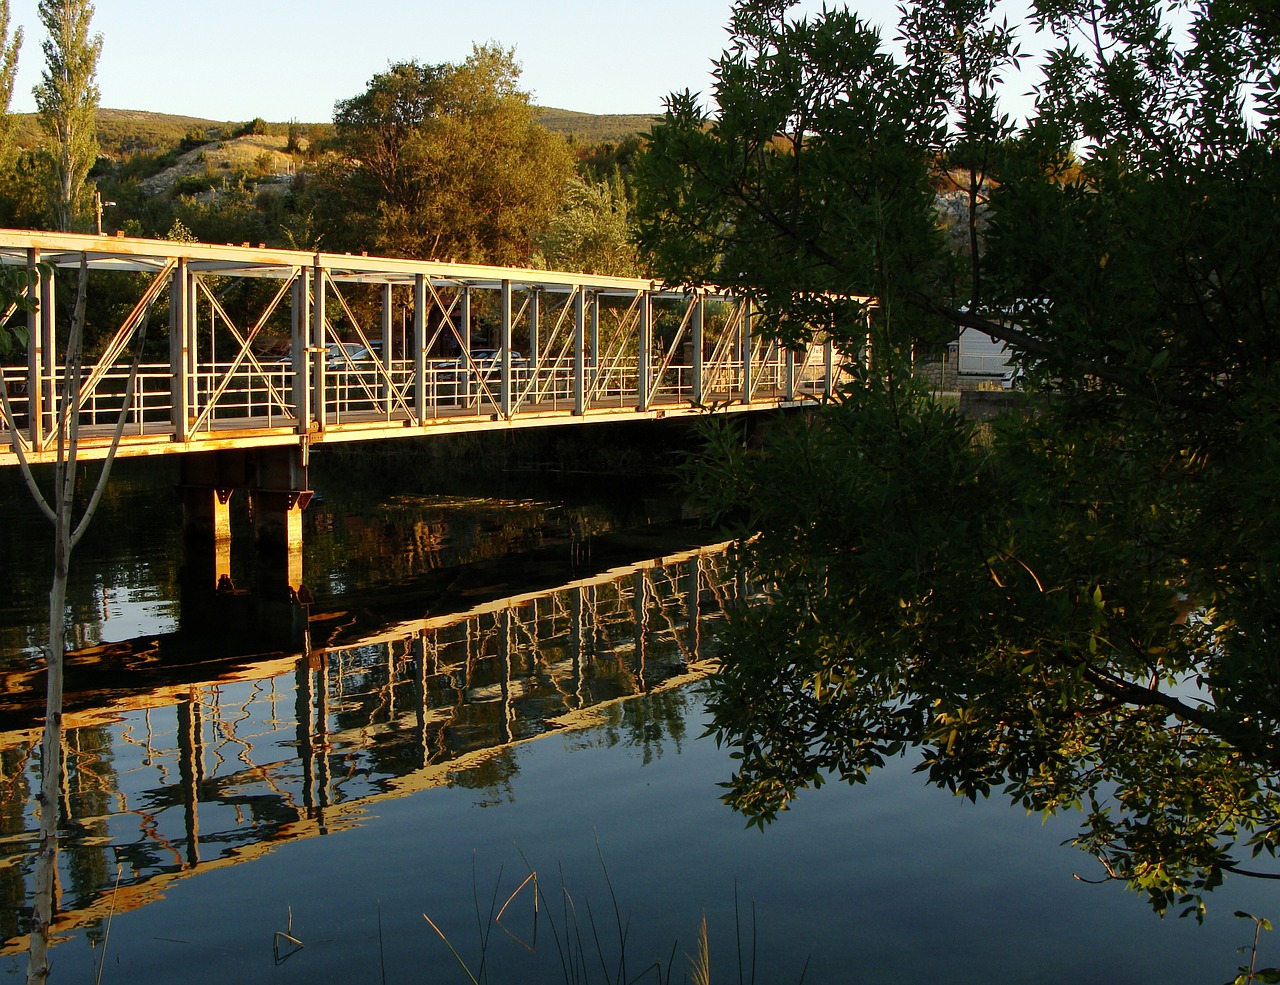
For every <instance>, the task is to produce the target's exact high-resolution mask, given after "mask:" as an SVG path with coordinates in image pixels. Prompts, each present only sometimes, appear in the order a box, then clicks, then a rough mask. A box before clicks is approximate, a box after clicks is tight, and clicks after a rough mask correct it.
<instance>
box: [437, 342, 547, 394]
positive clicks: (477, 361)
mask: <svg viewBox="0 0 1280 985" xmlns="http://www.w3.org/2000/svg"><path fill="white" fill-rule="evenodd" d="M528 368H529V361H528V360H527V359H525V358H524V356H523V355H521V354H520V353H519V352H517V351H516V350H515V349H512V350H511V375H512V377H513V378H514V379H521V378H522V377H523V375H524V374H525V373H527V371H528ZM438 379H439V395H440V396H441V397H446V398H447V397H457V396H461V395H462V393H463V388H464V384H467V383H468V381H469V383H470V387H469V389H470V392H471V394H472V395H474V394H476V393H477V391H479V390H480V389H481V386H480V385H481V384H482V383H483V384H484V386H486V387H488V388H489V390H490V392H492V393H496V392H497V389H498V386H499V385H500V383H501V380H502V350H501V349H473V350H472V352H471V359H470V361H469V362H468V360H467V357H466V356H465V355H462V356H459V357H458V358H457V359H455V360H454V361H453V362H452V363H451V364H450V365H448V366H446V367H445V369H443V370H442V371H441V372H440V374H439V377H438Z"/></svg>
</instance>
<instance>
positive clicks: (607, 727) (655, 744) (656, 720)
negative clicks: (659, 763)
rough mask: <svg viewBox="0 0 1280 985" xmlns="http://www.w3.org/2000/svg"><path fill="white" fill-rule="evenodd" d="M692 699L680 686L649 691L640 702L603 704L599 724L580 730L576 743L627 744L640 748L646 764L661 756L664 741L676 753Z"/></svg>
mask: <svg viewBox="0 0 1280 985" xmlns="http://www.w3.org/2000/svg"><path fill="white" fill-rule="evenodd" d="M696 700H697V698H696V697H695V696H694V695H693V694H692V693H691V692H690V691H688V690H687V689H683V688H682V689H679V690H671V691H659V692H657V693H655V694H650V695H648V696H647V698H646V700H644V701H618V702H615V703H613V704H611V705H609V706H608V707H607V709H606V711H605V717H604V721H603V723H602V725H601V727H600V728H599V729H594V730H592V731H591V732H584V733H582V736H581V738H580V739H578V740H577V742H576V745H578V746H579V747H580V748H585V747H599V748H604V749H609V748H612V747H614V746H618V745H621V746H628V747H630V748H633V749H638V750H640V753H641V760H642V762H643V763H644V764H645V765H646V766H647V765H648V764H649V763H651V762H653V760H655V759H661V758H662V757H663V755H664V754H665V752H666V749H665V743H667V742H670V743H671V744H672V745H673V746H674V747H675V751H676V754H677V755H679V753H680V752H681V751H682V749H683V748H684V742H685V739H686V738H687V737H688V728H687V726H688V721H687V719H688V716H689V713H690V709H691V707H692V705H693V704H694V702H695V701H696Z"/></svg>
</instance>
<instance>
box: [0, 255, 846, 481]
mask: <svg viewBox="0 0 1280 985" xmlns="http://www.w3.org/2000/svg"><path fill="white" fill-rule="evenodd" d="M0 263H3V264H9V265H24V266H27V267H29V268H31V269H33V270H35V271H37V272H38V274H39V276H38V278H37V286H36V287H35V289H34V290H33V296H32V298H31V302H32V303H31V310H30V311H29V312H25V313H24V312H16V311H10V312H9V313H8V315H7V316H6V317H8V318H9V319H10V321H9V322H8V324H9V325H12V324H13V321H12V319H14V318H19V319H21V318H25V319H26V328H27V331H28V335H29V345H28V347H27V352H26V358H25V359H24V360H22V361H21V364H20V365H8V366H5V367H3V380H4V384H5V391H6V400H5V401H4V402H3V407H2V408H0V445H2V447H0V466H4V465H13V464H16V463H17V462H18V460H19V457H25V458H26V459H27V460H29V461H31V462H33V463H39V462H50V461H54V460H56V458H57V455H58V435H59V430H60V425H62V426H64V427H65V426H66V425H67V424H69V423H70V422H72V421H73V420H74V422H75V424H76V426H77V427H78V432H79V436H78V456H79V457H80V458H82V459H85V458H100V457H104V456H105V455H107V454H108V451H109V448H110V447H111V442H112V437H113V434H114V432H115V431H116V430H117V429H119V430H120V435H119V439H118V453H119V454H120V455H124V456H134V455H157V454H179V455H181V454H189V453H192V452H197V451H221V450H233V449H246V448H264V447H289V446H292V447H295V448H298V449H300V450H301V454H302V456H303V460H304V462H305V459H306V455H307V451H308V449H309V448H310V447H311V446H314V445H323V444H326V443H332V442H338V441H358V440H379V439H388V438H400V437H409V436H421V435H431V434H441V433H448V432H458V431H478V430H486V429H495V428H522V427H546V426H557V425H566V424H580V423H590V422H593V421H617V420H645V419H658V418H663V417H669V416H683V415H696V414H704V413H707V412H709V411H713V410H714V411H726V412H733V411H750V410H762V409H770V408H776V407H787V406H796V405H799V404H802V403H805V402H809V401H813V400H815V399H821V398H823V397H824V396H825V395H826V394H828V393H829V392H830V391H831V389H832V387H833V386H834V385H835V383H836V379H835V376H836V374H837V373H838V371H839V370H838V367H837V365H836V362H835V358H834V354H833V351H832V348H831V346H830V344H829V343H828V342H827V340H826V336H825V334H824V333H823V332H821V331H818V332H814V333H812V338H813V341H812V342H811V343H810V344H809V345H807V346H805V347H803V348H801V349H797V350H793V349H785V348H783V347H781V346H779V345H778V344H777V343H776V342H769V341H766V340H764V339H763V338H761V337H759V335H758V333H753V332H752V322H753V318H754V316H755V314H756V313H755V312H754V311H753V310H752V308H751V305H750V304H749V302H748V301H747V300H746V299H745V298H742V297H740V296H737V295H734V294H732V293H729V292H721V291H716V290H699V291H688V290H679V289H671V288H666V287H663V286H661V285H657V284H654V283H653V282H650V281H643V280H634V279H628V278H616V277H601V276H595V275H587V274H573V273H563V272H555V271H543V270H523V269H511V268H499V267H484V266H473V265H460V264H446V263H437V262H428V261H410V260H395V259H386V258H376V257H367V256H359V257H357V256H350V255H330V254H320V253H316V254H311V253H301V252H297V251H286V250H267V249H263V248H258V249H254V248H250V247H248V246H240V247H233V246H226V247H216V246H210V245H206V244H192V243H170V242H162V241H154V240H138V239H125V238H119V237H118V238H114V239H108V238H104V237H97V236H80V235H71V234H47V233H34V232H28V231H21V230H0ZM82 265H84V266H86V267H87V268H88V270H89V291H90V295H91V299H92V297H93V295H95V293H98V294H102V295H104V296H107V297H110V298H111V299H112V305H113V306H114V307H115V308H116V309H117V310H121V311H124V310H126V309H127V310H128V313H127V315H125V316H124V317H123V319H122V320H120V321H119V322H118V324H110V325H105V324H90V325H88V326H87V329H86V331H87V339H88V343H89V344H88V350H87V351H88V352H89V353H90V358H87V359H86V361H85V366H84V370H83V377H82V381H81V385H80V392H79V396H78V398H77V399H76V401H75V404H76V406H75V407H74V408H72V407H70V400H69V399H68V396H67V394H68V393H70V392H71V387H70V384H69V382H68V374H67V367H66V353H65V345H66V342H65V340H66V335H67V330H66V323H67V322H68V321H69V317H68V316H69V313H70V310H71V298H72V296H73V294H74V289H75V285H76V282H77V278H78V275H79V270H80V268H81V266H82ZM122 297H124V298H126V299H127V300H126V301H124V302H123V303H122V302H121V300H120V299H121V298H122ZM130 305H131V306H132V307H129V306H130ZM105 308H106V306H105V305H102V304H97V305H94V304H92V303H91V305H90V310H94V311H102V310H105ZM135 363H136V367H135ZM6 439H7V440H6Z"/></svg>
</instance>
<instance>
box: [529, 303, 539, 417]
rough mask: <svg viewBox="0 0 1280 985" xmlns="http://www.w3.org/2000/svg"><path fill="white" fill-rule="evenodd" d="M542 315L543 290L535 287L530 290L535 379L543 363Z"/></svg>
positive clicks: (530, 358)
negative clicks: (540, 323)
mask: <svg viewBox="0 0 1280 985" xmlns="http://www.w3.org/2000/svg"><path fill="white" fill-rule="evenodd" d="M541 316H542V292H541V291H540V290H538V288H536V287H535V288H533V290H531V291H530V292H529V366H530V368H531V369H532V370H533V374H534V377H533V378H534V379H537V378H538V375H537V374H538V370H539V369H540V368H541V365H542V339H541V338H540V337H539V330H540V327H541V326H540V325H539V322H540V320H541ZM535 392H536V390H535Z"/></svg>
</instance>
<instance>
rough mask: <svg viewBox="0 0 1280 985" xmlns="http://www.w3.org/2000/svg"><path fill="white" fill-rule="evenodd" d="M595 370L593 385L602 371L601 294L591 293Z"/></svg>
mask: <svg viewBox="0 0 1280 985" xmlns="http://www.w3.org/2000/svg"><path fill="white" fill-rule="evenodd" d="M589 365H590V366H591V369H592V370H593V372H592V374H591V385H592V386H595V385H596V384H595V380H596V374H597V373H599V371H600V295H599V294H592V295H591V361H590V363H589Z"/></svg>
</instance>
